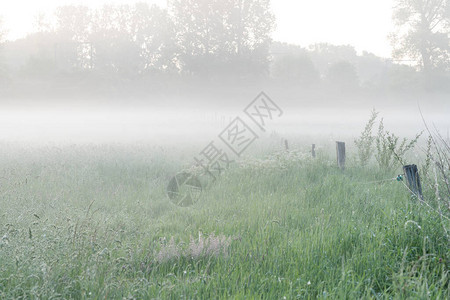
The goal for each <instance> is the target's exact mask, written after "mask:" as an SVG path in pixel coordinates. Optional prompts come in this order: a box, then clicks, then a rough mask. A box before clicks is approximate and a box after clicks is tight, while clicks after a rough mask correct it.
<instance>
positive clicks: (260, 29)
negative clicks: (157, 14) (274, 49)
mask: <svg viewBox="0 0 450 300" xmlns="http://www.w3.org/2000/svg"><path fill="white" fill-rule="evenodd" d="M169 8H170V12H171V14H172V16H173V19H174V24H175V28H176V42H177V46H178V53H179V56H178V58H179V62H180V63H181V66H182V70H183V71H185V72H187V73H190V74H195V75H201V76H206V77H211V76H215V75H217V73H222V74H223V73H231V74H234V75H238V76H240V77H243V76H248V75H249V74H251V75H253V76H255V75H257V74H260V73H263V72H265V73H267V71H268V58H269V56H268V54H269V53H268V51H269V46H270V43H271V37H270V35H271V32H272V30H273V28H274V21H275V19H274V15H273V14H272V12H271V11H270V0H171V1H170V2H169Z"/></svg>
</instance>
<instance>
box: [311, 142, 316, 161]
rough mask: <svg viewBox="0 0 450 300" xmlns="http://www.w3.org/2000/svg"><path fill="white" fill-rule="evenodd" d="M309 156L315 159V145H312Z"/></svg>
mask: <svg viewBox="0 0 450 300" xmlns="http://www.w3.org/2000/svg"><path fill="white" fill-rule="evenodd" d="M311 155H312V157H313V158H316V144H312V148H311Z"/></svg>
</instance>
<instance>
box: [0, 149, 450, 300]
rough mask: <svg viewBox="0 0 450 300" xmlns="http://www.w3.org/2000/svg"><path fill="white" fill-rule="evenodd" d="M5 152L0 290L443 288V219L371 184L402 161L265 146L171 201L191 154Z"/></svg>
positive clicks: (410, 293) (442, 295)
mask: <svg viewBox="0 0 450 300" xmlns="http://www.w3.org/2000/svg"><path fill="white" fill-rule="evenodd" d="M2 149H3V150H2V153H1V158H0V165H1V168H0V177H1V178H0V238H1V240H0V298H1V299H11V298H24V299H36V298H41V299H50V298H51V299H58V298H75V299H109V298H111V299H121V298H125V299H158V298H162V299H167V298H169V299H175V298H176V299H180V298H181V299H226V298H237V299H244V298H245V299H254V298H258V299H260V298H262V299H316V298H323V299H325V298H330V299H334V298H341V299H352V298H353V299H354V298H379V299H385V298H386V299H391V298H394V299H398V298H420V299H426V298H431V299H448V298H449V297H450V292H449V290H448V280H449V279H448V270H449V254H450V253H449V247H448V246H449V244H448V239H447V236H446V233H445V232H444V226H445V227H446V228H448V225H449V224H448V222H447V223H446V224H442V222H443V221H445V220H441V219H440V218H439V216H438V215H437V214H435V213H434V212H432V211H430V210H429V209H427V207H425V206H423V205H420V204H419V203H418V202H417V199H415V198H414V197H411V195H410V194H409V192H408V190H407V189H406V188H405V186H404V185H403V184H402V183H399V182H397V181H394V180H392V181H386V182H382V183H373V182H372V181H377V180H380V179H386V178H392V177H395V176H396V175H397V173H399V172H401V171H400V170H396V171H395V172H385V171H383V170H380V169H379V168H377V167H376V166H374V165H369V167H365V168H362V167H359V166H358V164H356V163H352V161H354V160H352V159H351V158H350V162H349V164H348V167H347V169H346V170H345V171H340V170H339V169H337V168H336V167H335V161H334V157H333V156H332V155H327V154H326V153H324V152H323V153H320V152H319V157H318V158H317V159H315V160H313V159H311V158H309V155H307V154H301V153H295V152H294V153H290V154H288V153H279V154H278V155H273V153H272V154H270V153H268V154H267V155H269V156H270V157H268V158H267V156H266V157H265V158H264V156H260V157H262V158H261V159H259V160H258V159H256V158H254V159H246V160H243V161H241V162H240V163H239V164H235V165H233V166H232V167H231V168H230V169H229V170H228V171H227V172H225V174H223V176H222V177H221V178H220V179H219V180H218V181H217V182H216V183H214V184H212V185H211V186H210V187H209V188H208V189H206V191H204V192H203V193H202V196H201V198H200V200H199V201H198V202H197V203H196V204H194V205H193V206H191V207H187V208H181V207H178V206H176V205H174V204H172V203H171V202H170V201H169V199H168V198H167V195H166V186H167V183H168V182H169V180H170V178H171V177H172V176H173V175H174V174H175V173H176V172H178V171H180V170H181V169H182V168H183V167H184V166H183V165H184V164H186V162H190V161H191V157H190V156H189V153H187V154H186V153H185V154H184V156H178V155H176V153H175V152H174V150H173V149H172V150H171V149H164V148H158V147H150V146H136V147H132V146H118V145H116V146H114V145H111V146H94V145H91V146H73V147H61V148H57V147H46V148H39V149H32V148H20V149H16V148H15V146H12V145H3V147H2ZM5 149H6V150H5ZM349 155H352V154H351V153H350V154H349ZM425 196H426V197H430V198H432V197H434V193H433V192H432V191H426V195H425ZM443 225H444V226H443Z"/></svg>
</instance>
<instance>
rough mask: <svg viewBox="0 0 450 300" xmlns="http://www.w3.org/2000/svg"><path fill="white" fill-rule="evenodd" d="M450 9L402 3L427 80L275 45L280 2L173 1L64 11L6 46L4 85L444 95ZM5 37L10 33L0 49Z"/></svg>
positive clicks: (1, 61)
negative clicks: (418, 90) (263, 85)
mask: <svg viewBox="0 0 450 300" xmlns="http://www.w3.org/2000/svg"><path fill="white" fill-rule="evenodd" d="M448 2H449V0H430V1H425V0H395V3H396V6H395V9H394V16H393V17H394V20H395V21H396V24H397V25H398V27H397V28H398V31H397V32H396V33H394V34H392V35H391V40H392V43H393V46H394V49H395V51H394V57H395V58H396V59H398V60H401V59H402V58H405V57H408V58H410V59H412V60H415V61H417V63H418V66H419V70H420V71H421V72H417V68H415V67H412V66H407V65H404V64H396V63H395V62H393V61H390V60H386V59H382V58H379V57H377V56H375V55H373V54H370V53H367V52H364V53H363V54H362V55H357V52H356V51H355V49H354V48H353V47H352V46H335V45H329V44H316V45H312V46H309V47H308V48H302V47H299V46H295V45H288V44H283V43H278V42H273V41H272V38H271V34H272V32H273V30H274V28H275V25H276V24H275V17H274V15H273V13H272V12H271V9H270V0H170V1H168V6H167V8H164V9H163V8H161V7H159V6H157V5H149V4H147V3H137V4H134V5H105V6H103V7H101V8H98V9H91V8H88V7H86V6H75V5H69V6H62V7H59V8H57V9H56V11H55V12H54V18H46V16H44V15H39V16H38V17H37V18H36V20H35V23H36V31H35V32H34V33H31V34H29V35H28V36H27V37H25V38H23V39H19V40H16V41H13V42H6V43H5V42H3V43H2V50H0V51H1V52H2V53H1V54H0V78H2V81H3V83H4V82H8V81H9V82H11V81H14V80H20V81H23V80H27V79H39V80H50V79H52V80H54V79H55V78H64V77H68V78H70V79H71V80H73V79H74V78H77V76H78V77H81V78H85V77H86V76H91V77H90V79H91V80H93V82H96V81H102V80H103V81H105V80H106V81H108V80H112V81H114V82H117V81H119V82H127V81H135V80H138V79H143V78H150V79H151V80H156V81H158V80H159V81H161V80H167V78H171V79H173V78H178V79H179V78H182V79H191V78H197V79H201V80H202V82H204V81H205V80H208V81H212V82H214V81H216V82H226V81H232V82H248V81H255V80H256V81H257V80H271V81H275V82H279V83H283V84H297V85H300V86H305V87H311V86H316V85H318V84H319V85H320V84H327V85H329V86H336V87H338V88H339V89H342V90H353V89H357V88H361V87H363V88H380V87H382V88H386V87H388V88H389V87H394V88H402V87H411V86H417V83H418V82H427V84H428V86H429V87H431V88H435V87H439V88H442V87H445V86H446V85H447V83H448V73H449V70H450V63H449V53H450V52H449V36H448V31H449V30H448V29H449V24H450V22H449V8H450V5H449V4H448ZM50 20H51V21H50ZM0 28H1V22H0ZM405 28H406V29H405ZM2 37H3V31H2V30H1V29H0V43H1V42H2ZM424 78H425V79H427V80H424ZM3 86H5V84H3Z"/></svg>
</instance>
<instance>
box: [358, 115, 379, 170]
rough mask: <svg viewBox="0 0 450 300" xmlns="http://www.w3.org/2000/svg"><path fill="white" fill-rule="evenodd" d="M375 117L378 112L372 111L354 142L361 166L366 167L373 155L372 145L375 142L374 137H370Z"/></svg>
mask: <svg viewBox="0 0 450 300" xmlns="http://www.w3.org/2000/svg"><path fill="white" fill-rule="evenodd" d="M377 117H378V112H377V111H376V110H375V109H373V110H372V113H371V115H370V119H369V121H368V122H367V124H366V126H365V127H364V130H363V131H362V132H361V136H360V137H359V138H358V139H356V140H355V145H356V147H357V148H358V158H359V163H360V164H361V166H366V165H367V164H368V163H369V161H370V158H371V157H372V155H373V150H374V149H373V143H374V141H375V137H374V136H373V135H372V129H373V126H374V125H375V121H376V119H377Z"/></svg>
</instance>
